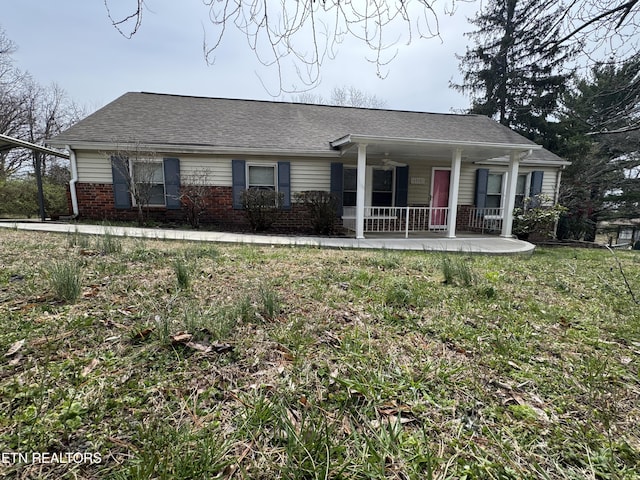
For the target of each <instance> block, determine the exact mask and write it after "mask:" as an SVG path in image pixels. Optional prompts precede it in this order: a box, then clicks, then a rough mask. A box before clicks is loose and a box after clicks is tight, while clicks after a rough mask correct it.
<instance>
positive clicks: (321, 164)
mask: <svg viewBox="0 0 640 480" xmlns="http://www.w3.org/2000/svg"><path fill="white" fill-rule="evenodd" d="M334 161H335V160H334ZM330 189H331V160H294V159H292V160H291V198H292V200H295V194H296V193H299V192H306V191H309V190H324V191H326V192H328V191H329V190H330Z"/></svg>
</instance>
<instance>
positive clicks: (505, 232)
mask: <svg viewBox="0 0 640 480" xmlns="http://www.w3.org/2000/svg"><path fill="white" fill-rule="evenodd" d="M519 166H520V158H519V156H518V154H517V153H515V152H512V153H511V158H510V160H509V173H508V177H507V191H506V192H505V199H504V215H503V220H502V233H501V234H500V236H501V237H507V238H508V237H511V229H512V227H513V209H514V208H515V205H516V188H517V184H518V167H519Z"/></svg>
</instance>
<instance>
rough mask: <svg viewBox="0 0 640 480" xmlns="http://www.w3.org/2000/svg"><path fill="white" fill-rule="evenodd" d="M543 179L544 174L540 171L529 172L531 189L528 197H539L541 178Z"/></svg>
mask: <svg viewBox="0 0 640 480" xmlns="http://www.w3.org/2000/svg"><path fill="white" fill-rule="evenodd" d="M543 177H544V172H543V171H542V170H535V171H533V172H531V189H530V195H529V196H531V197H533V196H535V195H540V194H541V193H542V178H543Z"/></svg>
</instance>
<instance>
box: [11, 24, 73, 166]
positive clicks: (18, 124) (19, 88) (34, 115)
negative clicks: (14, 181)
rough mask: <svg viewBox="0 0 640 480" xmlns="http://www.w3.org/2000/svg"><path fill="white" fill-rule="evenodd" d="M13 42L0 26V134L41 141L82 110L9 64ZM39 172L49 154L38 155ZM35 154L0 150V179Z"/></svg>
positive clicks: (59, 91) (56, 89)
mask: <svg viewBox="0 0 640 480" xmlns="http://www.w3.org/2000/svg"><path fill="white" fill-rule="evenodd" d="M16 48H17V47H16V46H15V44H14V43H13V42H12V41H11V40H9V39H8V38H7V37H6V35H5V34H4V32H3V31H2V29H0V133H3V134H5V135H9V136H12V137H16V138H20V139H22V140H26V141H28V142H31V143H42V142H44V141H45V140H46V139H47V138H50V137H52V136H53V135H55V134H57V133H59V132H61V131H62V130H64V129H65V128H67V127H69V126H70V125H72V124H73V123H75V122H76V121H78V120H79V119H80V118H81V117H82V116H84V112H83V110H82V109H81V108H79V107H78V106H77V105H76V104H74V103H73V102H71V101H70V100H69V99H68V97H67V95H66V93H65V92H64V91H63V90H62V89H61V88H60V87H59V86H57V85H55V84H54V85H51V86H50V87H43V86H41V85H39V84H38V83H37V82H36V81H35V80H34V79H33V78H32V77H31V75H29V74H28V73H26V72H22V71H21V70H19V69H18V68H16V67H15V65H14V64H13V59H12V57H11V55H12V54H13V53H14V52H15V50H16ZM38 158H40V159H41V160H42V168H43V171H42V173H43V174H45V173H46V165H47V162H48V161H50V160H51V157H50V156H48V155H44V154H39V156H38ZM35 162H36V155H35V153H32V152H30V151H27V150H25V149H14V150H11V151H7V152H0V179H4V178H7V177H9V176H11V175H13V174H15V173H18V172H20V171H21V170H25V169H27V168H28V167H29V166H31V167H33V168H35V166H36V165H35Z"/></svg>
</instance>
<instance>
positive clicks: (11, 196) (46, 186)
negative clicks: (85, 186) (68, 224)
mask: <svg viewBox="0 0 640 480" xmlns="http://www.w3.org/2000/svg"><path fill="white" fill-rule="evenodd" d="M42 190H43V194H44V205H45V210H46V212H47V213H48V214H49V215H51V214H66V213H68V211H69V208H68V205H67V189H66V186H65V185H59V184H55V183H50V182H47V181H45V182H44V183H43V185H42ZM0 215H3V216H17V217H27V218H31V217H35V216H37V215H38V189H37V187H36V182H35V179H34V178H31V177H27V178H18V179H8V180H6V181H4V182H0Z"/></svg>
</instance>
